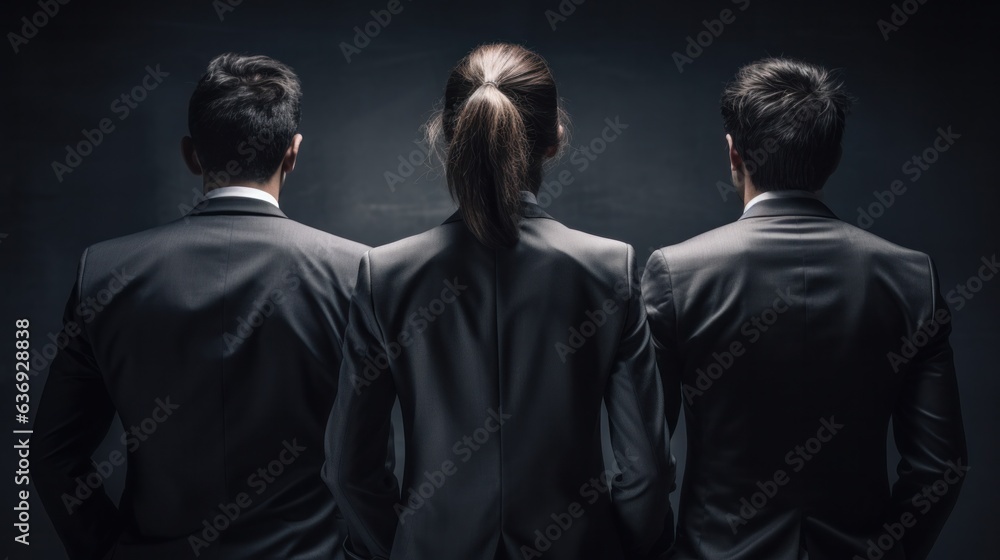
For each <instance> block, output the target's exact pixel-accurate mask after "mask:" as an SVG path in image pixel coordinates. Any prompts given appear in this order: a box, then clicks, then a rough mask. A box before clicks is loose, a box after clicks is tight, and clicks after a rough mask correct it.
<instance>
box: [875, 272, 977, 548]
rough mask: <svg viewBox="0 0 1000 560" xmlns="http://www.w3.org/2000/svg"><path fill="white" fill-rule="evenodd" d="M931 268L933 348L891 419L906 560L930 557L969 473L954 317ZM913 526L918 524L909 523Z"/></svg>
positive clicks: (925, 349)
mask: <svg viewBox="0 0 1000 560" xmlns="http://www.w3.org/2000/svg"><path fill="white" fill-rule="evenodd" d="M929 266H930V278H931V294H930V295H931V297H932V298H933V301H934V305H933V307H932V314H931V317H929V318H927V319H926V320H925V321H924V322H923V323H922V324H921V325H920V327H918V328H919V330H921V331H923V332H924V333H926V334H927V335H928V342H927V344H925V345H923V346H922V347H921V348H919V349H918V350H917V353H916V355H914V356H913V359H912V360H911V361H910V362H909V363H908V364H906V365H905V366H904V367H905V369H904V370H903V381H902V387H901V391H900V395H899V397H898V400H897V402H896V407H895V410H894V411H893V416H892V419H893V420H892V421H893V434H894V437H895V440H896V448H897V449H898V451H899V455H900V461H899V465H898V466H897V473H898V474H899V480H898V481H897V482H896V484H895V486H893V489H892V503H893V507H892V510H891V512H890V517H889V520H888V522H889V523H893V524H900V522H903V523H902V525H903V526H904V527H906V529H905V533H904V535H903V537H902V539H901V544H902V546H903V549H904V551H905V554H906V558H907V560H922V559H924V558H927V556H928V554H930V551H931V547H932V546H933V545H934V542H935V540H937V537H938V535H939V534H940V532H941V529H942V528H943V527H944V524H945V521H946V520H947V518H948V515H949V514H950V513H951V510H952V508H954V506H955V502H956V500H957V498H958V493H959V489H960V488H961V486H962V482H963V481H964V480H965V473H966V470H967V469H968V449H967V448H966V441H965V430H964V428H963V426H962V414H961V409H960V406H959V397H958V381H957V379H956V376H955V361H954V355H953V352H952V349H951V345H950V344H949V342H948V337H949V335H950V334H951V314H950V313H949V311H948V307H947V304H946V303H945V301H944V298H943V297H942V296H941V291H940V289H939V286H938V277H937V272H936V270H935V268H934V264H933V263H929ZM907 516H911V517H909V519H908V518H907ZM909 520H915V521H911V523H906V521H909ZM914 523H915V524H914Z"/></svg>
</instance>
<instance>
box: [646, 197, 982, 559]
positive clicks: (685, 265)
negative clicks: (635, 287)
mask: <svg viewBox="0 0 1000 560" xmlns="http://www.w3.org/2000/svg"><path fill="white" fill-rule="evenodd" d="M643 295H644V296H645V298H646V302H647V306H648V312H649V321H650V325H651V327H652V332H653V338H654V340H655V344H656V347H657V355H658V363H659V367H660V371H661V372H662V374H663V375H664V378H665V383H664V386H665V390H666V392H667V395H668V398H670V399H671V402H670V403H668V408H669V409H670V412H669V413H668V415H669V419H670V423H671V427H673V426H674V425H675V424H676V422H677V414H678V409H679V406H680V400H681V398H682V399H683V404H684V412H685V420H686V425H687V433H688V438H687V439H688V454H687V464H686V467H685V474H684V484H683V487H682V492H681V506H680V512H679V515H678V529H677V533H678V534H677V542H676V547H675V548H674V550H673V551H672V557H673V558H678V559H701V558H730V559H748V560H757V559H767V560H799V559H805V558H808V559H809V560H825V559H830V560H834V559H836V560H842V559H850V558H883V559H885V560H891V559H903V558H905V559H906V560H919V559H922V558H925V557H926V555H927V554H928V551H929V550H930V548H931V546H932V544H933V543H934V540H935V539H936V537H937V535H938V533H939V531H940V530H941V527H942V525H943V524H944V522H945V519H946V518H947V516H948V514H949V512H950V511H951V509H952V506H953V505H954V503H955V499H956V497H957V496H958V492H959V487H960V485H961V483H962V480H964V475H965V470H964V469H965V468H966V464H967V455H966V446H965V436H964V431H963V428H962V418H961V414H960V411H959V400H958V388H957V384H956V380H955V367H954V363H953V359H952V350H951V347H950V346H949V344H948V335H949V332H950V331H951V322H950V316H949V315H948V310H947V307H946V306H945V302H944V300H943V299H942V297H941V293H940V290H939V286H938V279H937V275H936V273H935V270H934V266H933V264H932V263H931V260H930V259H929V258H928V257H927V255H924V254H921V253H918V252H916V251H911V250H908V249H904V248H902V247H899V246H896V245H893V244H891V243H889V242H887V241H884V240H882V239H880V238H878V237H876V236H874V235H872V234H870V233H867V232H865V231H863V230H860V229H858V228H855V227H853V226H851V225H848V224H846V223H844V222H842V221H840V220H838V219H837V218H836V217H835V216H834V215H833V213H832V212H830V210H829V209H827V207H826V206H825V205H823V203H821V202H820V201H818V200H815V199H809V198H786V199H772V200H764V201H761V202H760V203H758V204H757V205H755V206H753V207H752V208H750V209H749V210H748V211H747V212H746V214H744V215H743V217H742V218H741V219H740V220H739V221H737V222H735V223H733V224H729V225H727V226H723V227H721V228H718V229H715V230H712V231H710V232H708V233H705V234H703V235H700V236H698V237H695V238H693V239H691V240H689V241H686V242H684V243H681V244H679V245H675V246H672V247H666V248H663V249H661V250H659V251H656V252H655V253H653V255H652V256H651V257H650V259H649V264H648V266H647V268H646V270H645V273H644V274H643ZM919 333H923V334H919ZM907 341H913V342H912V343H910V342H907ZM679 394H680V395H682V397H680V398H678V397H676V395H679ZM890 419H891V420H892V424H893V432H894V434H895V439H896V445H897V447H898V449H899V452H900V454H901V455H902V461H901V462H900V464H899V468H898V472H899V475H900V477H899V481H898V482H897V483H896V484H895V486H893V487H892V489H891V491H890V485H889V481H888V477H887V473H886V435H887V430H888V426H889V422H890ZM935 485H937V486H936V488H937V489H936V490H931V494H930V496H927V495H925V492H927V491H928V489H930V488H934V487H935ZM939 493H940V495H939Z"/></svg>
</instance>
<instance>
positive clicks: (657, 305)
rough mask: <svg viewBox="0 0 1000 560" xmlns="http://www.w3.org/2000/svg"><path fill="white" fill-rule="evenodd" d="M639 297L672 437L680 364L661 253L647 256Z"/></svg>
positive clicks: (678, 403)
mask: <svg viewBox="0 0 1000 560" xmlns="http://www.w3.org/2000/svg"><path fill="white" fill-rule="evenodd" d="M642 297H643V300H644V301H645V303H646V313H647V316H648V321H649V329H650V333H651V335H652V337H653V346H654V347H655V348H656V365H657V369H659V371H660V377H661V379H662V381H663V388H664V391H665V395H664V399H665V402H666V408H667V424H668V425H669V426H670V432H671V433H674V432H676V431H677V422H678V420H679V418H680V410H681V393H682V389H681V387H682V385H681V379H680V373H681V360H680V353H679V351H678V349H677V312H676V310H675V308H674V293H673V285H672V283H671V281H670V269H669V268H668V267H667V260H666V258H665V257H664V256H663V251H662V250H658V251H655V252H654V253H653V254H652V255H650V256H649V262H647V263H646V270H644V271H643V273H642Z"/></svg>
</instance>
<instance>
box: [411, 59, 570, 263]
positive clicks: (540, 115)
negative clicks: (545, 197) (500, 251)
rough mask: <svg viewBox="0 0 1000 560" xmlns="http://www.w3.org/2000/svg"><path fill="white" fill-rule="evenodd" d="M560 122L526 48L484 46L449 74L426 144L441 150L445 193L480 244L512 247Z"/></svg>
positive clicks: (540, 63)
mask: <svg viewBox="0 0 1000 560" xmlns="http://www.w3.org/2000/svg"><path fill="white" fill-rule="evenodd" d="M564 120H565V116H564V113H563V112H562V110H561V109H560V107H559V96H558V94H557V93H556V83H555V81H554V80H553V79H552V73H551V71H550V70H549V66H548V64H547V63H546V62H545V59H543V58H542V57H541V56H539V55H537V54H535V53H534V52H532V51H530V50H528V49H526V48H524V47H521V46H518V45H510V44H503V43H501V44H491V45H482V46H479V47H477V48H476V49H474V50H473V51H472V52H470V53H469V54H468V55H467V56H466V57H465V58H463V59H462V60H461V61H459V63H458V65H457V66H455V68H454V70H452V72H451V76H450V77H449V78H448V84H447V86H446V87H445V92H444V106H443V109H442V110H441V111H440V112H439V113H438V114H436V115H435V116H434V117H432V118H431V121H430V122H429V123H428V125H427V136H428V144H429V145H430V146H439V145H442V144H443V147H444V155H443V156H442V159H443V160H444V162H445V174H446V176H447V180H448V189H449V191H450V192H451V195H452V198H454V199H455V201H456V202H457V203H458V207H459V211H460V212H461V213H462V218H463V219H464V221H465V223H466V225H467V226H468V228H469V229H470V230H471V231H472V233H473V235H475V236H476V238H477V239H479V241H481V242H482V243H483V244H485V245H487V246H489V247H491V248H494V249H496V248H500V247H510V246H512V245H514V244H515V243H516V242H517V239H518V223H519V222H520V219H521V194H520V191H522V190H530V191H534V192H537V190H538V187H539V185H540V184H541V181H542V162H543V160H544V159H545V158H544V155H545V152H546V151H547V150H548V149H549V148H551V147H553V146H556V147H561V144H562V140H563V139H562V137H561V136H560V133H559V126H560V124H561V123H562V122H563V121H564ZM442 135H443V137H444V139H443V142H442V141H441V138H440V137H441V136H442Z"/></svg>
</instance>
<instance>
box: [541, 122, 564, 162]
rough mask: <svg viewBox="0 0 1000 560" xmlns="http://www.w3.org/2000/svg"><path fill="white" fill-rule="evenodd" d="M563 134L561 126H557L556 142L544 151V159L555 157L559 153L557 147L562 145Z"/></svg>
mask: <svg viewBox="0 0 1000 560" xmlns="http://www.w3.org/2000/svg"><path fill="white" fill-rule="evenodd" d="M565 133H566V129H564V128H563V125H559V139H558V140H557V141H556V144H555V145H554V146H549V147H548V148H547V149H546V150H545V157H547V158H551V157H555V155H556V154H558V153H559V146H560V145H562V141H563V135H564V134H565Z"/></svg>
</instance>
